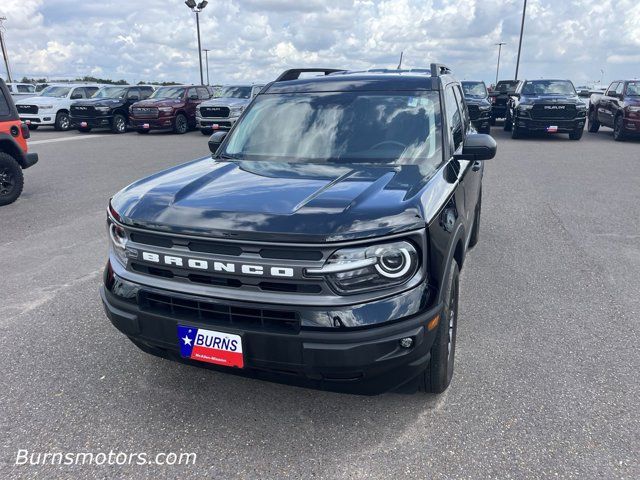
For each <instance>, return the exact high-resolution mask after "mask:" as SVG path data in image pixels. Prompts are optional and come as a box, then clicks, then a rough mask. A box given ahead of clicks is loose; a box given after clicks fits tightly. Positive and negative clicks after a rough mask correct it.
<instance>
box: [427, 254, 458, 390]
mask: <svg viewBox="0 0 640 480" xmlns="http://www.w3.org/2000/svg"><path fill="white" fill-rule="evenodd" d="M459 283H460V270H459V268H458V263H457V262H456V261H455V260H452V261H451V266H450V267H449V275H448V278H447V281H446V283H445V289H446V290H445V292H444V301H445V305H444V308H443V309H442V312H441V313H440V323H439V324H438V331H437V333H436V339H435V341H434V342H433V346H432V347H431V359H430V360H429V365H428V366H427V369H426V370H425V371H424V372H423V374H422V376H421V378H420V390H423V391H425V392H430V393H442V392H444V391H445V390H446V389H447V387H448V386H449V384H450V383H451V378H452V377H453V361H454V358H455V353H456V332H457V330H458V287H459Z"/></svg>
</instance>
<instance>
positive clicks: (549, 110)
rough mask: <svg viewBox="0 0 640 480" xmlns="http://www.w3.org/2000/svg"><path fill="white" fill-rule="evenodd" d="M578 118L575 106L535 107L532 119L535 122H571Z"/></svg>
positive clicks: (541, 105)
mask: <svg viewBox="0 0 640 480" xmlns="http://www.w3.org/2000/svg"><path fill="white" fill-rule="evenodd" d="M575 116H576V106H575V105H560V104H553V105H544V104H539V105H534V106H533V108H532V109H531V118H532V119H534V120H570V119H572V118H575Z"/></svg>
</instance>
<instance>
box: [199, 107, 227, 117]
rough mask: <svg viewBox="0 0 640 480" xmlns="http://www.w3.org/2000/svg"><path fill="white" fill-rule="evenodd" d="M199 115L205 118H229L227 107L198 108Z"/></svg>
mask: <svg viewBox="0 0 640 480" xmlns="http://www.w3.org/2000/svg"><path fill="white" fill-rule="evenodd" d="M200 115H202V116H203V117H205V118H227V117H228V116H229V108H228V107H200Z"/></svg>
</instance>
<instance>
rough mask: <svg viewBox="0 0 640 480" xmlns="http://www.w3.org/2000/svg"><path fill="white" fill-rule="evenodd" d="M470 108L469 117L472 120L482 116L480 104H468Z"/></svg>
mask: <svg viewBox="0 0 640 480" xmlns="http://www.w3.org/2000/svg"><path fill="white" fill-rule="evenodd" d="M467 107H468V108H469V117H471V120H477V119H478V118H480V107H479V106H478V105H467Z"/></svg>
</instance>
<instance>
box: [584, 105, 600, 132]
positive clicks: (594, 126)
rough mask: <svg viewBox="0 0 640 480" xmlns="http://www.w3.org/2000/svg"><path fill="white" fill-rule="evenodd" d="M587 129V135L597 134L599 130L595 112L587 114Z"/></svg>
mask: <svg viewBox="0 0 640 480" xmlns="http://www.w3.org/2000/svg"><path fill="white" fill-rule="evenodd" d="M587 128H588V130H589V133H598V130H600V122H599V121H598V118H597V113H596V111H595V110H591V111H590V112H589V126H588V127H587Z"/></svg>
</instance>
